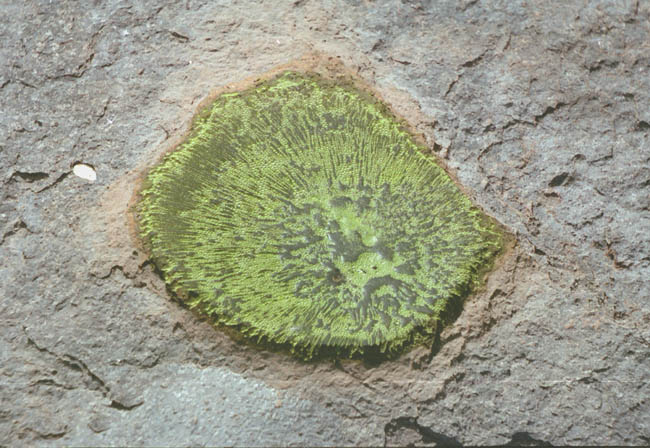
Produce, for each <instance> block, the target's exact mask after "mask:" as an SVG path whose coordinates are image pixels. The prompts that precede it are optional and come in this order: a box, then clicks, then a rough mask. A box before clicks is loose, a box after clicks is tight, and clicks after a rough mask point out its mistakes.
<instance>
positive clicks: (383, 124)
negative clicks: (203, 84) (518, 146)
mask: <svg viewBox="0 0 650 448" xmlns="http://www.w3.org/2000/svg"><path fill="white" fill-rule="evenodd" d="M139 213H140V228H141V234H142V236H143V238H144V240H145V243H146V245H147V246H148V248H149V250H150V251H151V256H152V259H153V261H154V262H155V264H156V266H157V267H158V268H159V269H160V271H161V272H162V274H163V276H164V279H165V281H166V283H167V284H168V285H169V286H170V288H171V289H172V290H174V291H176V292H178V293H179V295H180V296H182V297H183V298H184V299H185V300H186V301H187V302H188V303H189V304H190V306H192V307H196V308H198V309H199V310H201V311H202V312H204V313H207V314H209V315H210V316H213V317H214V318H215V319H216V320H217V321H218V322H219V323H221V324H223V325H226V326H232V327H234V328H236V329H237V330H238V331H240V332H241V333H242V334H244V335H246V336H249V337H254V338H257V339H258V340H263V341H266V342H269V343H272V344H281V345H288V346H289V347H291V348H292V351H293V352H295V353H297V354H298V355H299V356H301V357H306V358H308V357H311V356H313V355H314V354H318V353H334V354H336V355H341V356H347V355H351V354H354V353H365V352H368V351H374V352H377V351H379V352H387V353H393V352H395V351H397V350H399V349H401V348H403V347H404V346H405V345H408V344H411V343H413V342H418V341H421V340H422V338H423V337H426V335H428V334H431V329H432V328H434V327H435V322H436V321H437V320H438V319H439V317H440V315H441V313H443V312H444V311H445V309H446V307H448V306H449V303H450V301H458V300H459V299H460V298H462V296H463V295H465V294H466V293H467V291H468V290H470V289H471V288H472V287H473V286H474V285H475V284H476V283H477V281H478V273H479V272H480V271H481V270H482V269H483V267H484V266H485V265H486V264H489V263H490V262H491V260H492V259H493V258H494V256H495V255H496V254H497V253H498V252H499V251H500V249H501V245H502V236H501V232H500V230H499V229H498V227H497V226H496V225H495V224H494V223H493V222H492V221H491V220H490V219H489V218H487V217H485V216H484V215H483V214H482V212H481V211H480V210H478V209H477V208H475V207H474V206H473V205H472V204H471V202H470V201H469V199H468V198H467V197H466V196H465V195H464V194H463V193H462V192H461V191H460V190H459V189H458V187H457V186H456V185H455V184H454V182H453V181H452V180H451V179H450V178H449V176H448V175H447V174H446V173H445V171H444V170H443V169H441V168H440V167H439V166H438V165H436V163H435V162H434V161H433V160H432V159H431V158H430V157H427V156H426V155H424V154H423V153H422V152H421V148H420V147H419V146H418V145H417V143H416V142H415V141H414V139H413V138H412V136H411V135H410V134H409V133H408V132H407V131H405V130H404V129H403V127H402V126H401V125H400V123H399V122H397V121H396V120H395V118H394V117H393V116H392V115H391V114H390V113H388V112H387V110H386V108H385V107H384V106H383V105H382V104H381V103H379V102H378V101H376V100H374V99H372V98H371V97H370V96H369V95H367V94H365V93H362V92H359V91H357V90H355V89H354V88H352V87H347V86H340V85H335V84H333V83H330V82H326V81H324V80H322V79H320V78H318V77H315V76H307V75H303V74H298V73H293V72H286V73H284V74H282V75H281V76H279V77H277V78H276V79H274V80H271V81H267V82H265V83H262V84H261V85H258V86H256V87H254V88H252V89H249V90H247V91H243V92H240V93H234V94H228V95H222V96H220V97H219V98H217V99H216V100H215V101H214V102H213V103H212V104H211V105H210V106H208V107H207V108H206V109H205V110H204V111H203V112H202V113H201V114H199V117H198V119H197V120H196V121H195V123H194V127H193V130H192V132H191V133H190V136H189V137H188V138H187V140H186V141H185V142H184V143H182V144H181V145H180V146H179V147H178V149H177V150H176V151H175V152H173V153H171V154H169V155H168V156H167V157H166V158H165V159H164V160H163V162H162V163H161V164H160V165H158V166H157V167H155V168H154V169H153V170H152V171H151V172H150V173H149V175H148V177H147V180H146V184H145V188H144V189H143V192H142V201H141V203H140V207H139Z"/></svg>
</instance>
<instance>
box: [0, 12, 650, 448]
mask: <svg viewBox="0 0 650 448" xmlns="http://www.w3.org/2000/svg"><path fill="white" fill-rule="evenodd" d="M0 39H1V40H2V45H1V46H0V61H2V62H3V63H2V64H0V184H1V190H0V341H1V343H0V402H1V403H2V406H0V445H10V446H19V445H25V444H29V445H124V444H129V445H164V444H173V445H186V444H187V445H190V444H191V445H204V444H207V445H231V444H232V445H269V444H273V445H291V444H294V445H382V444H387V445H404V444H409V443H413V444H422V445H436V444H443V445H445V444H446V445H449V444H505V443H510V442H512V443H520V444H523V443H527V444H543V443H551V444H592V445H594V444H649V443H650V423H649V422H650V385H649V380H648V372H649V371H650V281H649V280H648V279H650V98H649V96H650V56H649V55H650V4H649V3H648V2H647V1H644V0H628V1H626V0H618V1H605V0H602V1H597V0H595V1H590V2H584V1H578V0H576V1H566V2H560V3H557V2H544V1H529V2H521V1H509V0H507V1H506V0H480V1H477V0H464V1H457V0H453V1H452V0H441V1H408V2H407V1H399V0H387V1H370V0H367V1H362V0H357V1H354V0H348V1H344V0H331V1H330V0H325V1H316V0H297V1H264V2H262V1H236V0H221V1H198V0H186V1H184V2H176V1H161V0H155V1H154V0H151V1H144V0H143V1H137V2H127V1H119V0H107V1H97V2H92V3H84V4H82V3H80V2H76V1H64V0H61V1H57V0H54V1H44V0H43V1H36V0H28V1H25V2H14V1H9V0H0ZM314 51H317V52H322V53H323V54H326V55H330V56H332V57H333V58H338V59H340V60H341V61H342V62H343V64H345V65H346V66H347V67H349V68H351V69H353V70H355V71H356V72H357V73H358V74H359V76H361V77H362V78H364V79H365V80H367V81H368V82H370V83H372V84H374V85H375V86H376V89H377V90H378V92H379V93H380V94H381V95H382V96H383V97H384V98H385V99H386V100H387V101H388V102H389V103H391V104H392V105H393V107H394V108H395V109H396V110H397V111H398V112H399V113H400V114H402V115H403V116H404V117H406V118H407V119H408V120H409V121H410V122H411V123H413V124H414V126H415V127H416V129H417V130H418V132H421V133H422V134H423V135H424V137H425V138H426V139H427V141H428V142H429V143H430V145H431V146H432V148H433V150H434V151H435V153H436V154H437V156H438V157H439V158H440V159H441V160H442V161H443V162H444V163H446V165H447V166H448V168H449V169H450V171H452V172H453V173H455V175H456V176H457V178H458V179H459V181H460V182H461V183H462V184H463V185H464V186H465V187H466V189H467V190H468V192H469V193H470V194H471V195H472V197H473V198H474V200H475V201H476V202H477V203H478V204H480V205H481V206H482V207H483V208H484V209H485V210H487V211H488V212H489V213H490V214H492V215H493V216H495V217H496V218H497V219H498V220H500V221H501V222H503V223H504V224H505V225H506V226H508V227H509V228H511V229H512V231H513V233H514V234H515V235H516V237H517V241H518V243H517V245H516V246H515V247H514V249H513V251H512V254H511V255H510V256H509V257H508V258H507V259H506V260H505V261H504V263H503V265H502V266H501V267H500V268H499V269H498V270H497V271H496V272H495V273H494V274H493V275H492V276H491V277H490V279H489V280H488V282H487V285H486V287H485V288H484V290H483V291H481V292H480V293H478V294H477V295H475V296H474V297H472V298H471V299H469V300H468V302H467V303H466V306H465V309H464V311H463V313H462V314H461V315H460V317H459V318H458V319H457V320H456V321H455V322H454V323H453V324H452V325H450V326H449V327H448V328H447V329H446V330H445V331H444V332H443V333H442V335H441V340H440V343H439V344H438V345H437V346H436V350H434V351H432V352H430V351H427V350H424V349H416V350H414V351H412V352H410V353H407V354H405V355H404V356H402V357H401V358H400V359H397V360H395V361H390V362H384V363H381V364H379V365H369V364H363V363H360V362H355V361H345V362H339V363H331V362H330V363H317V364H306V363H300V362H296V361H294V360H292V359H290V358H288V357H286V356H284V355H282V354H279V353H268V352H264V351H259V350H256V349H254V348H252V347H249V346H246V345H242V344H240V343H237V342H234V341H233V340H231V339H229V338H228V337H227V336H225V335H223V334H221V333H220V332H218V331H216V330H215V329H214V328H212V327H211V325H210V324H209V322H206V321H205V320H203V319H202V318H200V317H198V316H196V315H195V314H193V313H192V312H191V311H189V310H187V309H186V308H184V307H183V306H181V305H180V304H178V303H176V302H175V301H174V300H173V299H172V298H170V297H169V296H168V295H167V293H166V292H165V289H164V285H163V284H162V282H161V281H160V279H159V278H158V277H157V276H156V275H155V273H153V271H152V267H151V266H150V265H149V264H148V263H147V262H146V259H145V257H144V255H143V254H142V253H141V251H140V250H139V249H138V248H137V246H136V245H135V243H134V242H133V239H132V238H131V237H130V236H129V228H130V227H129V224H128V219H127V218H128V216H129V213H128V206H129V200H130V199H131V196H132V194H133V191H134V188H135V185H136V180H137V177H138V175H139V173H141V171H142V169H143V167H146V166H150V165H151V163H153V162H154V161H155V160H156V158H157V157H159V155H160V154H161V152H162V151H164V150H165V149H169V148H170V147H171V146H172V145H173V143H174V142H175V141H177V139H178V138H179V137H180V136H181V135H182V133H183V132H184V131H185V130H186V129H187V127H188V125H189V122H190V119H191V117H192V114H193V112H194V111H195V109H196V107H197V105H198V103H199V102H200V100H201V99H203V98H205V97H206V96H207V95H208V94H209V93H210V91H211V90H212V89H214V88H216V87H219V86H223V85H226V84H229V83H233V82H238V81H240V80H242V79H244V78H246V77H249V76H253V75H256V74H260V73H263V72H266V71H267V70H270V69H272V68H273V67H275V66H277V65H279V64H283V63H286V62H288V61H290V60H292V59H296V58H299V57H300V56H301V55H303V54H305V53H309V52H314ZM78 162H83V163H87V164H90V165H92V166H93V167H95V169H96V172H97V180H96V181H95V182H92V183H91V182H88V181H86V180H83V179H81V178H79V177H76V176H75V175H74V174H73V173H72V167H73V165H74V164H75V163H78Z"/></svg>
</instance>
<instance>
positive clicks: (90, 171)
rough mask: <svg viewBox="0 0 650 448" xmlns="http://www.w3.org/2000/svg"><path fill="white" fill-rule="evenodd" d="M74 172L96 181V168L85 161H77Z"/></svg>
mask: <svg viewBox="0 0 650 448" xmlns="http://www.w3.org/2000/svg"><path fill="white" fill-rule="evenodd" d="M72 172H73V173H74V175H75V176H77V177H81V178H82V179H86V180H87V181H90V182H95V181H96V180H97V173H96V172H95V168H93V167H92V166H90V165H86V164H85V163H77V164H75V165H74V166H73V167H72Z"/></svg>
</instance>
